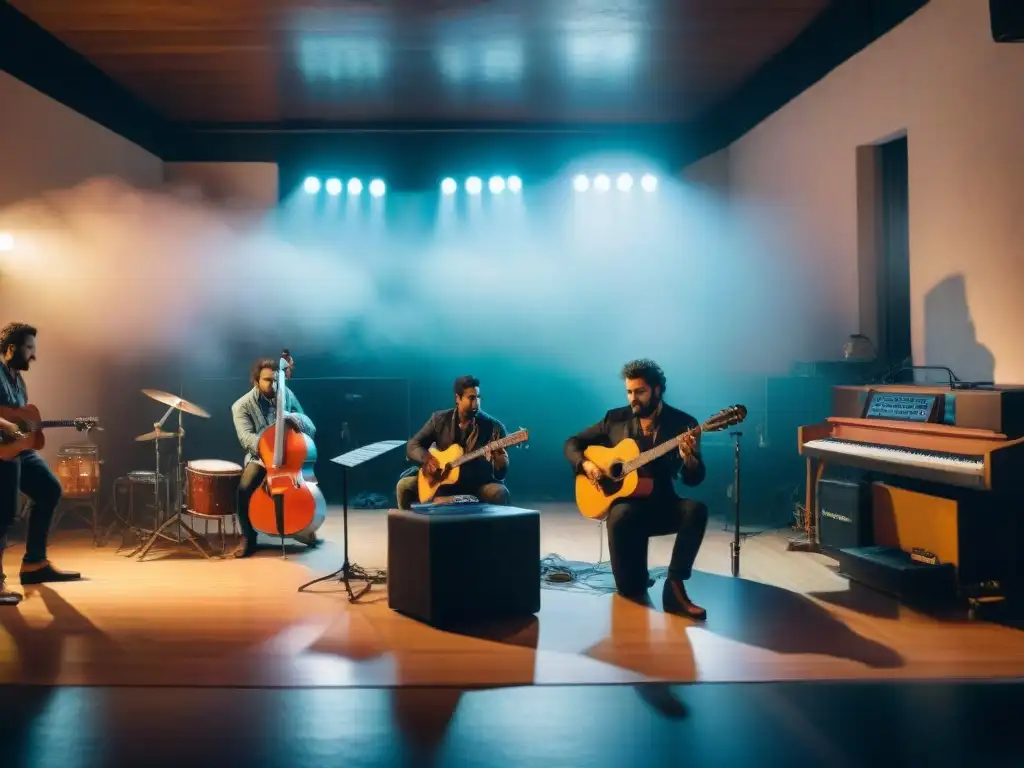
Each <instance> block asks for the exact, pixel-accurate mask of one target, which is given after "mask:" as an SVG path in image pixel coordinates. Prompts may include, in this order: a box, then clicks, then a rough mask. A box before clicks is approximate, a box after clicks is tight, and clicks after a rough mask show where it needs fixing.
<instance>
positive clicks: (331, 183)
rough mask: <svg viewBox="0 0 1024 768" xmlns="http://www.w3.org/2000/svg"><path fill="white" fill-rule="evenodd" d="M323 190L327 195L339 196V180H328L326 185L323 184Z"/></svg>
mask: <svg viewBox="0 0 1024 768" xmlns="http://www.w3.org/2000/svg"><path fill="white" fill-rule="evenodd" d="M324 189H326V190H327V194H328V195H340V194H341V179H328V180H327V183H326V184H324Z"/></svg>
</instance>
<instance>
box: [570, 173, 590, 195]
mask: <svg viewBox="0 0 1024 768" xmlns="http://www.w3.org/2000/svg"><path fill="white" fill-rule="evenodd" d="M572 185H573V187H575V188H576V191H577V192H586V191H587V190H588V189H590V179H588V178H587V177H586V176H584V175H583V174H580V175H579V176H577V177H576V178H575V179H573V180H572Z"/></svg>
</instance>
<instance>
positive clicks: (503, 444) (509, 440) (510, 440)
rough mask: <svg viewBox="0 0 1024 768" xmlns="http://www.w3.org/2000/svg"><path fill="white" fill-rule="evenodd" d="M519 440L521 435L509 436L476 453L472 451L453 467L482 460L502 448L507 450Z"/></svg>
mask: <svg viewBox="0 0 1024 768" xmlns="http://www.w3.org/2000/svg"><path fill="white" fill-rule="evenodd" d="M519 440H520V435H519V434H518V433H516V434H512V435H507V436H506V437H503V438H501V440H495V441H494V442H493V443H488V444H487V445H485V446H484V447H483V448H477V449H476V450H475V451H472V452H470V453H464V454H463V455H462V456H460V457H459V458H457V459H456V460H455V461H453V462H452V467H459V466H462V465H463V464H465V463H467V462H470V461H473V459H477V458H480V457H481V456H483V455H484V453H485V452H486V451H488V450H491V451H496V450H498V449H500V448H507V447H508V446H510V445H514V444H515V443H517V442H519Z"/></svg>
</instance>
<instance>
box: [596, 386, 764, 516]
mask: <svg viewBox="0 0 1024 768" xmlns="http://www.w3.org/2000/svg"><path fill="white" fill-rule="evenodd" d="M746 418H747V409H746V407H745V406H742V405H733V406H730V407H728V408H725V409H723V410H721V411H719V412H718V413H716V414H715V415H714V416H712V417H711V418H710V419H708V420H707V421H705V422H704V423H703V424H701V425H699V426H696V427H694V428H693V429H689V430H687V431H686V432H683V434H681V435H678V436H677V437H674V438H672V439H671V440H666V441H665V442H664V443H662V444H661V445H656V446H654V447H653V448H651V449H650V450H647V451H644V452H643V453H641V452H640V446H639V445H638V444H637V442H636V441H635V440H633V439H632V438H629V437H627V438H626V439H625V440H623V441H622V442H620V443H619V444H618V445H616V446H614V447H612V448H606V447H605V446H603V445H592V446H590V447H589V448H587V449H586V450H584V451H583V457H584V458H586V459H588V460H589V461H592V462H594V464H596V465H597V468H598V469H600V470H601V475H602V477H601V480H600V481H599V482H598V483H597V484H595V483H594V482H592V481H591V479H590V478H589V477H587V475H586V474H584V473H582V472H581V473H580V474H578V475H577V476H576V506H577V507H578V508H579V510H580V514H582V515H583V516H584V517H588V518H590V519H591V520H602V519H604V517H605V515H607V514H608V509H609V508H610V507H611V505H612V504H613V503H614V502H615V500H616V499H623V498H642V497H645V496H650V494H651V492H652V491H653V490H654V483H653V481H652V480H651V478H649V477H640V475H639V474H638V473H637V470H638V469H640V467H642V466H644V465H646V464H649V463H650V462H652V461H654V460H655V459H657V458H660V457H662V456H664V455H665V454H666V453H668V452H669V451H676V450H679V445H680V444H681V443H682V442H683V440H685V439H686V438H687V436H689V435H694V436H695V437H696V436H699V435H700V434H701V433H703V432H718V431H720V430H723V429H728V428H729V427H731V426H733V425H734V424H739V423H740V422H742V421H743V420H744V419H746Z"/></svg>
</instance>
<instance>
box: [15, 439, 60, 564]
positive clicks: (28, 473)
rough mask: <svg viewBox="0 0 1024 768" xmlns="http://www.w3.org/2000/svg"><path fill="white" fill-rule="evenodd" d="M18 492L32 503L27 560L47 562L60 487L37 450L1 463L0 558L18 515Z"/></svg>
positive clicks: (26, 547)
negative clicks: (51, 524) (9, 531)
mask: <svg viewBox="0 0 1024 768" xmlns="http://www.w3.org/2000/svg"><path fill="white" fill-rule="evenodd" d="M19 492H21V493H24V494H25V495H26V496H28V497H29V499H30V500H31V501H32V508H31V510H30V512H29V518H28V540H27V542H26V546H25V558H24V560H25V562H26V563H41V562H43V561H44V560H46V541H47V538H49V535H50V522H51V521H52V520H53V512H54V510H56V509H57V505H58V504H59V503H60V497H61V487H60V481H59V480H57V476H56V475H55V474H53V471H52V470H51V469H50V468H49V467H48V466H47V464H46V462H45V461H43V459H42V457H41V456H40V455H39V454H38V453H36V452H35V451H25V452H24V453H22V454H21V455H20V456H18V457H17V458H14V459H11V460H9V461H0V557H2V555H3V547H4V546H5V545H6V544H7V532H8V530H10V527H11V524H12V523H13V522H14V518H15V516H16V515H17V514H18V501H19V498H18V493H19ZM0 572H2V571H0Z"/></svg>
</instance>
